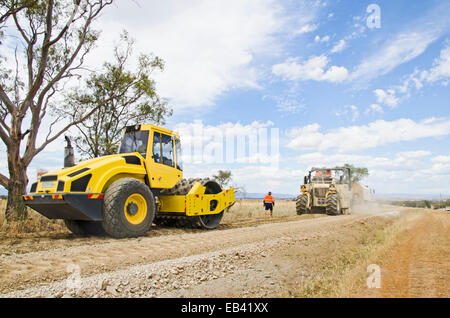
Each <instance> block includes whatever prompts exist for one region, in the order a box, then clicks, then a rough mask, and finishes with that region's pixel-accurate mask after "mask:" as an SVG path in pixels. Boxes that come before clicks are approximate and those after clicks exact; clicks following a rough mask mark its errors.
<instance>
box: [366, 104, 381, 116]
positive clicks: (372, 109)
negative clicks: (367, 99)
mask: <svg viewBox="0 0 450 318" xmlns="http://www.w3.org/2000/svg"><path fill="white" fill-rule="evenodd" d="M377 113H378V114H382V113H383V107H381V106H380V105H378V104H371V105H370V106H369V107H368V108H367V109H366V111H365V112H364V114H366V115H368V114H377Z"/></svg>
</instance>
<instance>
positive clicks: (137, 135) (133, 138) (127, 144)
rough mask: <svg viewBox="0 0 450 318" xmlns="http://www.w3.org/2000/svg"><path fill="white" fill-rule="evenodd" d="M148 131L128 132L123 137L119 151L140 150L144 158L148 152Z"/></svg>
mask: <svg viewBox="0 0 450 318" xmlns="http://www.w3.org/2000/svg"><path fill="white" fill-rule="evenodd" d="M147 142H148V131H145V130H144V131H134V132H129V133H126V134H125V135H124V137H123V139H122V144H121V145H120V149H119V153H130V152H139V153H140V154H141V155H142V156H143V157H144V158H145V157H146V154H147Z"/></svg>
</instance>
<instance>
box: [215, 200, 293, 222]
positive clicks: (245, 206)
mask: <svg viewBox="0 0 450 318" xmlns="http://www.w3.org/2000/svg"><path fill="white" fill-rule="evenodd" d="M267 212H270V211H267ZM265 213H266V211H265V209H264V206H263V202H262V200H237V201H236V203H235V204H234V205H233V207H232V208H231V209H230V210H229V211H228V212H227V213H226V214H225V216H224V218H223V220H224V222H227V221H236V220H245V219H262V218H265V219H267V215H268V214H267V215H266V214H265ZM293 215H296V212H295V202H294V201H287V200H277V201H276V202H275V207H274V209H273V217H275V218H280V217H281V218H282V217H289V216H293Z"/></svg>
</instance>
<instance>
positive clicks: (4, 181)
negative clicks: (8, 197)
mask: <svg viewBox="0 0 450 318" xmlns="http://www.w3.org/2000/svg"><path fill="white" fill-rule="evenodd" d="M8 183H9V179H8V178H7V177H5V176H4V175H2V174H1V173H0V185H1V186H3V187H4V188H5V189H8Z"/></svg>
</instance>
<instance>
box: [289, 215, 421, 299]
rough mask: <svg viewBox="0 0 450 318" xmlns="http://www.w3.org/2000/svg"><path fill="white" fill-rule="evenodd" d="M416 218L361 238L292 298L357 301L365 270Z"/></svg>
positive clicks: (397, 222) (408, 217) (409, 216)
mask: <svg viewBox="0 0 450 318" xmlns="http://www.w3.org/2000/svg"><path fill="white" fill-rule="evenodd" d="M417 217H419V216H418V214H416V213H408V214H403V215H402V216H401V217H400V218H399V219H397V220H396V221H395V222H393V223H392V224H390V225H389V226H387V227H385V228H383V229H381V230H378V231H375V232H374V233H371V234H367V235H363V236H362V237H361V239H360V241H359V243H358V244H357V245H356V246H353V247H352V248H351V249H350V250H348V251H347V252H345V253H343V254H342V255H341V256H340V257H339V258H337V260H336V261H334V262H332V263H330V264H329V265H328V266H327V267H326V268H325V270H324V271H322V272H321V273H320V274H318V275H317V276H315V277H314V278H313V279H312V280H310V281H309V282H308V283H307V284H305V285H304V286H303V287H302V289H301V290H298V291H297V292H296V293H295V297H314V298H316V297H333V298H336V297H339V298H348V297H355V296H356V297H358V291H359V290H361V286H365V280H366V279H367V271H366V270H367V266H369V265H370V264H376V263H377V260H379V259H380V258H381V257H382V256H383V255H385V253H386V252H387V251H388V250H389V248H390V247H391V246H392V245H393V244H394V243H395V242H396V241H397V240H398V238H399V237H400V236H401V235H402V234H404V233H405V232H406V230H407V229H408V228H410V226H411V224H413V223H414V222H415V220H416V219H417Z"/></svg>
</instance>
